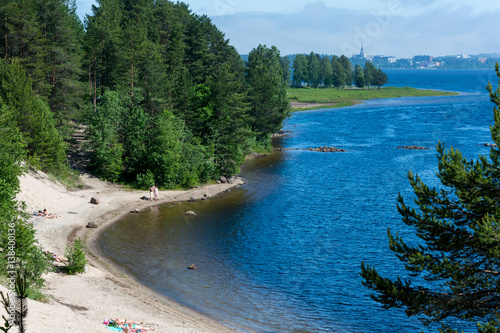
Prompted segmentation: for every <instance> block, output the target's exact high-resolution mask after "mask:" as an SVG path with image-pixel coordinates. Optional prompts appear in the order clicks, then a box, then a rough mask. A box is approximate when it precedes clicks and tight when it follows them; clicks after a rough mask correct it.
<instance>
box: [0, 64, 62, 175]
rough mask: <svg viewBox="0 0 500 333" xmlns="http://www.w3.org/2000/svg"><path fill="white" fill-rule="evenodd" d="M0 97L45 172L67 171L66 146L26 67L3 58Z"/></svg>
mask: <svg viewBox="0 0 500 333" xmlns="http://www.w3.org/2000/svg"><path fill="white" fill-rule="evenodd" d="M0 78H1V84H0V98H2V100H3V102H4V103H5V104H6V105H7V106H9V108H10V110H11V111H12V114H13V116H14V119H15V122H16V124H17V127H18V128H19V129H20V131H21V133H22V135H23V141H24V142H25V143H26V149H27V154H28V156H29V157H31V158H32V159H34V160H37V161H39V165H40V166H41V169H42V170H43V171H48V172H52V173H54V174H56V175H64V174H67V173H68V166H67V162H66V146H65V144H64V142H63V139H62V137H61V135H60V134H59V132H58V130H57V128H56V127H55V120H54V115H53V114H52V112H51V111H50V109H49V107H48V105H47V104H46V103H45V102H43V101H42V100H41V99H40V98H39V97H38V96H37V95H36V94H35V92H34V91H33V90H32V88H31V84H32V81H31V80H30V79H29V78H28V77H27V76H26V72H25V71H24V69H23V67H22V66H21V65H20V64H18V63H16V62H14V63H13V64H11V65H10V64H7V63H6V62H5V61H4V60H0Z"/></svg>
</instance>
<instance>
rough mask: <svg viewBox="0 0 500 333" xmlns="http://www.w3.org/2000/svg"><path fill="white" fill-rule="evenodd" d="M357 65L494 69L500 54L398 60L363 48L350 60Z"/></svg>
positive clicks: (424, 56)
mask: <svg viewBox="0 0 500 333" xmlns="http://www.w3.org/2000/svg"><path fill="white" fill-rule="evenodd" d="M350 60H351V62H352V63H353V64H354V65H355V64H360V65H362V64H364V63H365V62H366V61H369V62H371V63H372V64H373V65H375V66H376V67H380V68H426V69H439V68H442V69H479V68H489V69H494V68H495V63H496V62H500V54H495V53H494V54H479V55H470V54H460V55H449V56H439V57H434V56H432V55H415V56H413V57H411V58H396V57H392V56H384V55H371V54H366V53H365V52H364V49H363V46H361V50H360V52H359V54H356V55H353V56H352V57H351V58H350Z"/></svg>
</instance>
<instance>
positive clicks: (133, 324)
mask: <svg viewBox="0 0 500 333" xmlns="http://www.w3.org/2000/svg"><path fill="white" fill-rule="evenodd" d="M103 324H104V325H106V326H114V327H116V326H118V327H120V328H122V329H123V331H124V332H127V333H128V332H140V331H154V330H156V328H154V327H153V328H151V327H146V326H143V325H142V322H140V323H139V322H137V321H133V320H127V319H116V320H110V319H104V322H103Z"/></svg>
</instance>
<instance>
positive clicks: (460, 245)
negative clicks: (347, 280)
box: [361, 64, 500, 332]
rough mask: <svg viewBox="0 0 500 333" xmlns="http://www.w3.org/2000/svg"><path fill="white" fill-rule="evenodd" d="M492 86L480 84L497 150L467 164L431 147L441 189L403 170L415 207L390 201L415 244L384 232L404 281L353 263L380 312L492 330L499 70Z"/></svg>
mask: <svg viewBox="0 0 500 333" xmlns="http://www.w3.org/2000/svg"><path fill="white" fill-rule="evenodd" d="M496 72H497V76H498V78H499V87H498V88H497V89H496V90H494V89H493V87H492V86H491V84H489V85H488V91H489V93H490V98H491V101H492V102H493V103H494V104H495V107H494V121H495V122H494V124H493V125H492V126H491V137H492V139H493V141H494V142H495V144H496V145H497V146H495V147H492V148H491V150H490V154H489V157H487V156H480V157H479V159H478V160H477V161H468V160H467V159H466V158H465V157H463V156H462V154H461V153H460V152H459V151H458V150H456V149H453V148H450V149H449V150H445V149H444V145H442V144H441V143H440V144H439V145H438V160H439V163H438V166H439V171H438V174H437V176H438V178H439V180H440V181H441V183H442V185H443V187H442V188H440V189H436V188H430V187H428V186H427V185H426V184H424V183H423V182H422V180H421V179H420V177H418V176H414V175H413V174H412V173H409V175H408V178H409V180H410V184H411V186H412V188H413V191H414V193H415V195H416V199H415V204H416V205H417V209H415V208H411V207H409V206H407V205H406V203H405V202H404V200H403V198H402V197H401V196H399V198H398V211H399V213H400V214H401V216H402V218H403V222H404V223H405V224H407V225H409V226H412V227H414V228H415V230H416V235H417V236H418V237H419V238H420V242H419V243H418V244H419V245H409V244H408V243H406V242H405V241H404V240H403V239H402V238H401V237H400V236H399V235H398V234H394V233H393V232H391V231H390V230H389V231H388V235H389V247H390V249H391V250H392V251H393V252H394V253H395V254H396V256H397V257H398V259H400V260H401V261H402V262H403V263H404V264H405V268H406V270H407V271H408V272H409V274H410V278H408V279H405V280H403V279H401V278H399V277H398V278H397V279H395V280H392V279H389V278H385V277H382V276H380V275H379V274H378V273H377V271H376V270H375V268H373V267H371V266H368V265H365V264H364V263H363V264H362V266H361V276H362V277H363V279H364V282H363V284H364V285H365V286H367V287H368V288H370V289H372V290H374V294H373V295H372V298H373V299H374V300H376V301H377V302H379V303H381V304H382V305H383V306H384V307H385V308H392V307H398V308H404V309H405V311H406V314H407V315H408V316H419V317H423V318H422V319H421V320H422V321H423V323H424V324H429V323H432V322H444V324H443V331H446V332H456V331H454V330H453V329H452V328H449V327H447V326H446V324H448V325H452V324H453V323H454V320H453V319H461V320H466V321H470V322H472V323H475V322H482V324H480V326H479V328H478V329H479V331H480V332H498V330H500V321H499V318H500V317H499V312H498V309H499V306H500V279H499V277H500V242H499V239H500V228H499V221H500V206H499V204H498V203H499V202H500V190H499V184H500V150H499V149H498V145H500V72H499V67H498V64H497V65H496Z"/></svg>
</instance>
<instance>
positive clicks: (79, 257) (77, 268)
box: [64, 238, 87, 274]
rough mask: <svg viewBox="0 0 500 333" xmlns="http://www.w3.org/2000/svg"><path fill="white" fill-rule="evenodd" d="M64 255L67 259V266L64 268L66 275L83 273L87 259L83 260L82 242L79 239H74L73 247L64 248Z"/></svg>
mask: <svg viewBox="0 0 500 333" xmlns="http://www.w3.org/2000/svg"><path fill="white" fill-rule="evenodd" d="M65 255H66V258H68V264H67V265H66V266H65V267H64V270H65V271H66V273H68V274H78V273H83V272H84V271H85V265H86V264H87V259H86V258H85V252H84V251H83V242H82V240H81V239H80V238H77V239H75V242H74V243H73V245H71V246H68V247H66V252H65Z"/></svg>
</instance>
